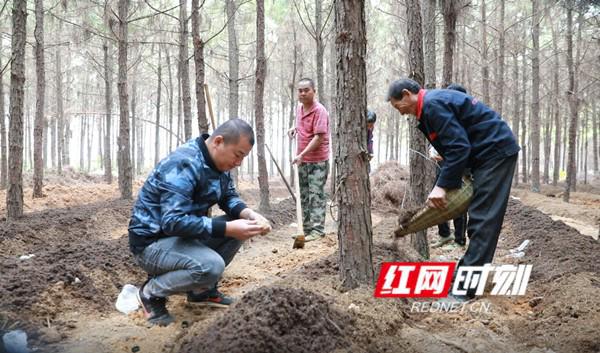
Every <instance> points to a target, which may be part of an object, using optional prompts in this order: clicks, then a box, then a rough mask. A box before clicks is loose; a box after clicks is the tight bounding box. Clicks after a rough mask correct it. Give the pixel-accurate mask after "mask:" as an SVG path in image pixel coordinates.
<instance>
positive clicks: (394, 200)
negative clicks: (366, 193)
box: [371, 161, 409, 213]
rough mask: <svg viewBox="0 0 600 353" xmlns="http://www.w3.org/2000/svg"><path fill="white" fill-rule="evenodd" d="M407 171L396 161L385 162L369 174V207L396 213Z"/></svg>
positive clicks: (402, 193) (404, 186)
mask: <svg viewBox="0 0 600 353" xmlns="http://www.w3.org/2000/svg"><path fill="white" fill-rule="evenodd" d="M408 177H409V175H408V172H407V171H406V170H404V169H403V168H402V167H401V166H400V163H398V162H396V161H389V162H385V163H383V164H382V165H380V166H379V168H377V169H376V170H375V171H374V172H373V173H372V174H371V209H373V210H377V212H382V213H396V212H397V211H398V209H399V208H400V206H401V205H402V199H403V198H404V193H405V191H406V186H407V183H408Z"/></svg>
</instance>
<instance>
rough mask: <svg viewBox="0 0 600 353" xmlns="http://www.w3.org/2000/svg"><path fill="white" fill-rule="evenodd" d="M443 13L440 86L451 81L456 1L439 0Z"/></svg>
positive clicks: (444, 85)
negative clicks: (442, 50) (442, 57)
mask: <svg viewBox="0 0 600 353" xmlns="http://www.w3.org/2000/svg"><path fill="white" fill-rule="evenodd" d="M441 2H442V11H443V14H444V66H443V68H442V87H444V88H445V87H448V85H449V84H450V83H452V68H453V66H454V64H453V63H454V47H455V46H456V18H457V16H458V15H457V11H458V9H457V8H456V7H457V3H456V1H455V0H441Z"/></svg>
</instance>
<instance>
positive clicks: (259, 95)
mask: <svg viewBox="0 0 600 353" xmlns="http://www.w3.org/2000/svg"><path fill="white" fill-rule="evenodd" d="M255 77H256V81H255V85H254V116H255V119H256V120H255V122H256V152H257V155H258V186H259V188H260V204H259V209H260V210H261V211H263V212H266V211H269V210H270V209H271V205H270V204H269V174H268V172H267V162H266V159H265V112H264V107H263V105H264V102H263V99H264V94H265V80H266V78H267V59H266V58H265V2H264V0H257V1H256V75H255Z"/></svg>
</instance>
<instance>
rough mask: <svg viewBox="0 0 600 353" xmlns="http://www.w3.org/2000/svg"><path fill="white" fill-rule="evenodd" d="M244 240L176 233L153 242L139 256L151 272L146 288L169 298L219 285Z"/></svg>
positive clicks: (157, 294) (140, 263)
mask: <svg viewBox="0 0 600 353" xmlns="http://www.w3.org/2000/svg"><path fill="white" fill-rule="evenodd" d="M222 217H223V216H222ZM242 243H243V242H242V241H240V240H237V239H234V238H230V237H224V238H210V239H208V240H203V241H201V240H200V239H195V238H191V237H177V236H172V237H168V238H162V239H160V240H158V241H156V242H154V243H152V244H150V245H149V246H148V247H146V248H145V249H144V251H142V252H141V253H140V254H138V255H135V259H136V261H137V263H138V264H139V265H140V266H141V267H142V268H143V269H144V270H145V271H146V272H148V274H149V275H150V276H149V277H150V279H149V281H148V282H147V283H146V290H147V291H148V292H149V293H150V294H151V295H152V296H155V297H167V296H169V295H172V294H177V293H186V292H190V291H200V290H208V289H212V288H215V287H216V285H217V283H218V281H219V280H220V279H221V276H222V275H223V271H225V267H226V266H227V265H228V264H229V263H230V262H231V260H233V257H234V256H235V254H236V253H237V252H238V250H239V248H240V247H241V246H242Z"/></svg>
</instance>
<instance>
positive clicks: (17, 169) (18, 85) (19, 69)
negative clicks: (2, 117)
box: [6, 0, 27, 220]
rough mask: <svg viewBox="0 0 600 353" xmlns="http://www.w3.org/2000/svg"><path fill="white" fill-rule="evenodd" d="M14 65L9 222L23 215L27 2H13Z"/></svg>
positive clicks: (7, 204) (8, 191)
mask: <svg viewBox="0 0 600 353" xmlns="http://www.w3.org/2000/svg"><path fill="white" fill-rule="evenodd" d="M12 30H13V32H12V33H13V34H12V59H13V60H12V63H11V66H10V106H9V111H10V119H9V121H10V124H9V129H8V140H9V150H8V164H9V165H10V166H11V168H10V169H9V171H8V190H7V193H6V218H7V219H9V220H12V219H16V218H18V217H21V216H22V215H23V105H24V98H25V90H24V86H25V40H26V39H27V1H25V0H22V1H15V2H13V10H12Z"/></svg>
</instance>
